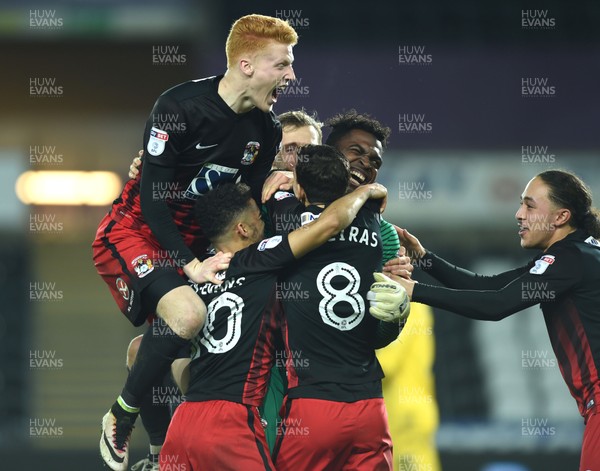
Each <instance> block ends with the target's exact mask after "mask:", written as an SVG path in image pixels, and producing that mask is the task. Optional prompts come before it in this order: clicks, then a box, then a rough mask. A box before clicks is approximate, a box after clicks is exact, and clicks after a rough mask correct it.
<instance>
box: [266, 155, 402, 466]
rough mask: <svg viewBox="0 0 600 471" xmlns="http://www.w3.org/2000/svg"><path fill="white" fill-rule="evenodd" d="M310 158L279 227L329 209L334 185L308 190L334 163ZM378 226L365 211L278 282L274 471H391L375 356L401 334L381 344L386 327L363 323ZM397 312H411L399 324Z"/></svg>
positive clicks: (278, 203)
mask: <svg viewBox="0 0 600 471" xmlns="http://www.w3.org/2000/svg"><path fill="white" fill-rule="evenodd" d="M308 148H310V146H308ZM305 159H306V156H305V148H301V149H300V150H299V156H298V160H297V163H296V166H295V169H294V193H295V194H296V196H297V197H298V198H299V199H300V201H302V203H301V202H299V201H298V200H296V199H295V198H294V197H293V195H291V194H286V193H283V192H279V193H276V194H275V195H274V198H273V199H271V200H270V202H269V205H270V214H271V218H272V219H273V220H274V221H275V223H274V227H276V228H277V227H278V226H277V221H278V220H282V219H283V218H287V220H290V221H293V222H295V221H301V222H302V225H304V224H307V223H310V221H312V220H315V219H319V218H320V217H321V214H322V211H323V208H324V207H326V206H327V205H328V204H329V203H330V202H331V196H330V194H329V192H328V187H329V186H331V185H330V184H329V185H327V184H326V185H323V186H321V187H316V188H315V187H314V186H313V184H312V183H313V182H314V181H315V180H316V179H318V178H321V179H322V178H323V177H321V175H327V173H328V169H327V165H328V163H327V162H322V164H321V166H316V165H312V166H310V167H307V166H305V165H304V161H305ZM305 205H306V207H305ZM379 225H380V218H379V213H378V212H375V211H373V209H372V208H368V207H365V208H363V210H361V212H360V213H359V214H358V216H357V217H356V219H355V220H354V221H353V222H352V224H351V225H350V226H349V227H348V228H347V229H346V230H344V231H342V232H341V233H339V234H338V235H337V236H335V237H333V238H331V239H330V240H329V241H328V242H327V243H326V244H324V245H323V246H322V247H320V248H319V249H316V250H315V251H313V252H312V253H311V254H310V256H308V257H305V258H303V259H302V260H299V261H298V262H297V263H296V264H295V265H294V266H293V267H291V269H290V270H288V271H286V272H285V273H282V275H281V276H280V278H279V283H280V291H281V298H282V304H283V308H284V314H285V316H284V326H283V337H284V341H285V351H286V355H285V358H286V361H285V363H286V367H287V373H288V401H287V403H286V404H285V414H284V415H283V416H282V421H281V427H280V437H279V439H278V442H277V444H276V446H275V451H274V454H273V456H274V461H275V463H276V466H277V469H281V470H297V469H332V470H336V469H344V468H345V467H347V468H348V469H350V468H352V469H365V470H366V469H369V470H373V469H392V444H391V438H390V435H389V430H388V424H387V416H386V412H385V406H384V403H383V399H382V391H381V378H382V377H383V371H382V370H381V367H380V366H379V363H378V361H377V358H376V356H375V351H374V349H375V348H381V347H383V346H385V345H387V344H388V343H390V342H391V341H393V340H394V339H395V338H396V337H397V336H398V333H399V328H400V327H399V324H398V323H396V324H392V326H390V325H389V324H388V325H386V326H385V327H386V330H387V332H386V333H385V334H384V335H382V336H380V338H381V341H376V338H377V329H378V327H381V326H382V324H381V323H378V322H377V321H376V319H375V318H373V317H371V316H365V298H366V295H367V292H368V291H369V286H370V285H371V282H372V277H373V275H372V274H373V272H376V271H378V269H379V267H380V266H381V255H382V248H381V238H380V233H379ZM280 229H281V232H285V229H286V228H285V227H281V226H280ZM290 291H291V292H290ZM399 294H400V293H399ZM406 304H407V303H406ZM400 313H402V314H403V315H406V306H404V308H403V309H399V310H398V315H397V316H396V317H395V319H396V320H398V319H399V317H400ZM390 327H391V328H390ZM357 422H360V426H357V425H356V424H357Z"/></svg>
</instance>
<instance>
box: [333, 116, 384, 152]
mask: <svg viewBox="0 0 600 471" xmlns="http://www.w3.org/2000/svg"><path fill="white" fill-rule="evenodd" d="M325 126H327V127H329V128H331V132H330V133H329V136H328V137H327V141H325V143H326V144H327V145H330V146H334V147H335V146H336V145H337V143H338V141H339V140H340V139H341V138H342V137H344V136H345V135H346V134H348V133H349V132H350V131H353V130H354V129H361V130H363V131H366V132H368V133H371V134H373V136H375V137H376V138H377V140H379V141H381V144H382V146H383V147H386V145H387V140H388V137H390V134H391V132H392V130H391V129H390V128H388V127H387V126H384V125H383V124H381V123H380V122H379V121H377V120H376V119H375V118H373V117H372V116H370V115H368V114H364V113H363V114H361V113H358V112H357V111H356V110H354V109H352V110H350V111H346V112H344V113H340V114H337V115H335V116H333V117H332V118H330V119H328V120H327V121H325Z"/></svg>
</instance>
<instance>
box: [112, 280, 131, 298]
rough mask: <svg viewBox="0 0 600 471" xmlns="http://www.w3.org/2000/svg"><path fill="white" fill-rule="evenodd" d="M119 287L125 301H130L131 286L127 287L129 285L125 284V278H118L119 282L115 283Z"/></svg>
mask: <svg viewBox="0 0 600 471" xmlns="http://www.w3.org/2000/svg"><path fill="white" fill-rule="evenodd" d="M115 284H116V285H117V289H118V290H119V293H121V296H123V299H124V300H125V301H128V300H129V286H127V283H125V280H123V278H117V281H116V283H115Z"/></svg>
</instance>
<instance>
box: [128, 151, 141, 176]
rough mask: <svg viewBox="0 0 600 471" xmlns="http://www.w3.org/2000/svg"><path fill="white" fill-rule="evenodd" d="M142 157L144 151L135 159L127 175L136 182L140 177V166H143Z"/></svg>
mask: <svg viewBox="0 0 600 471" xmlns="http://www.w3.org/2000/svg"><path fill="white" fill-rule="evenodd" d="M142 155H144V151H143V150H140V151H139V152H138V155H137V157H134V158H133V161H132V162H131V165H130V166H129V173H128V174H127V175H129V178H130V179H132V180H134V179H136V178H137V177H138V175H139V174H140V169H139V167H140V165H142Z"/></svg>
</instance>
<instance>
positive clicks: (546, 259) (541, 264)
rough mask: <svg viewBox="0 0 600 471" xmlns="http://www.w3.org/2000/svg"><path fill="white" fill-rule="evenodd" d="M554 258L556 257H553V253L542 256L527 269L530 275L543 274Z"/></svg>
mask: <svg viewBox="0 0 600 471" xmlns="http://www.w3.org/2000/svg"><path fill="white" fill-rule="evenodd" d="M555 259H556V257H554V255H544V256H542V258H540V259H539V260H536V261H535V265H534V266H533V267H531V270H529V273H531V274H532V275H541V274H543V273H544V272H545V271H546V269H547V268H548V267H549V266H550V265H552V264H553V263H554V260H555Z"/></svg>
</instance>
